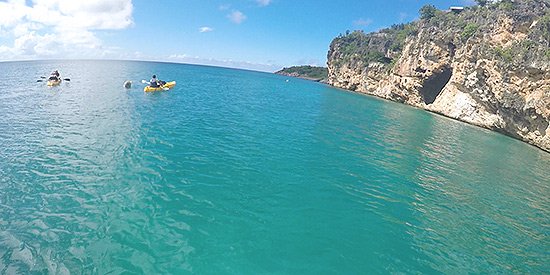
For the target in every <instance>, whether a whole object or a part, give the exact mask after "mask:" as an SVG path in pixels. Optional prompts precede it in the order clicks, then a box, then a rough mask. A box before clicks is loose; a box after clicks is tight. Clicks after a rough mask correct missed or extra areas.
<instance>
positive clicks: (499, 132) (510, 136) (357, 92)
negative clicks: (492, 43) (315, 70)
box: [297, 77, 550, 154]
mask: <svg viewBox="0 0 550 275" xmlns="http://www.w3.org/2000/svg"><path fill="white" fill-rule="evenodd" d="M297 78H300V77H297ZM306 80H307V79H306ZM317 82H319V81H317ZM320 83H323V84H325V85H327V86H329V87H331V88H335V89H338V90H341V91H344V92H350V93H354V94H359V95H362V96H369V97H374V98H376V99H380V100H384V101H388V102H393V103H396V104H400V105H404V106H408V107H412V108H414V109H418V110H422V111H425V112H428V113H431V114H435V115H439V116H442V117H445V118H448V119H451V120H453V121H458V122H461V123H465V124H468V125H471V126H475V127H478V128H482V129H485V130H489V131H491V132H495V133H498V134H501V135H503V136H506V137H509V138H512V139H515V140H518V141H521V142H523V143H525V144H528V145H530V146H533V147H535V148H537V149H539V150H541V151H543V152H545V153H549V154H550V149H545V148H542V147H540V146H537V145H536V144H534V143H531V142H529V141H528V140H523V139H521V138H517V137H514V136H512V135H510V134H508V133H507V132H505V131H499V129H498V128H494V129H492V128H489V127H485V126H484V125H482V124H475V123H470V122H468V121H464V120H460V119H458V118H454V117H452V116H448V115H445V114H444V113H442V112H437V111H434V110H429V109H425V108H422V107H419V106H414V105H410V104H406V103H404V102H399V101H395V100H391V99H388V98H384V97H380V96H378V95H375V94H370V93H367V92H361V91H354V90H349V89H345V88H341V87H338V86H334V85H332V84H330V83H328V82H320Z"/></svg>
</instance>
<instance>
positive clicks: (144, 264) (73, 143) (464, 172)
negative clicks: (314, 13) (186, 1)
mask: <svg viewBox="0 0 550 275" xmlns="http://www.w3.org/2000/svg"><path fill="white" fill-rule="evenodd" d="M53 69H59V70H60V72H61V74H62V77H63V78H67V77H69V78H71V81H70V82H65V83H62V85H61V86H59V87H53V88H48V87H45V85H44V84H43V83H36V82H35V81H36V79H38V78H39V77H40V76H41V75H44V74H46V73H48V72H49V71H51V70H53ZM0 71H1V72H2V74H0V78H1V79H0V90H1V91H2V93H1V94H0V113H1V115H0V142H1V145H0V273H2V274H3V273H36V274H41V273H60V274H66V273H77V274H80V273H84V274H106V273H109V274H120V273H125V272H128V273H145V274H155V273H173V274H182V273H184V274H185V273H196V274H262V273H276V274H371V273H388V272H392V273H407V274H409V273H451V274H452V273H467V272H473V273H535V274H537V273H538V274H540V273H545V272H547V271H548V270H550V255H549V253H548V251H550V241H549V234H550V231H549V226H550V218H549V217H550V216H549V211H550V186H549V185H550V172H549V171H550V154H548V153H545V152H543V151H541V150H538V149H536V148H534V147H532V146H529V145H527V144H524V143H522V142H519V141H517V140H514V139H511V138H508V137H505V136H502V135H500V134H496V133H493V132H490V131H487V130H483V129H480V128H476V127H472V126H469V125H466V124H463V123H459V122H456V121H453V120H449V119H446V118H443V117H440V116H436V115H433V114H430V113H427V112H424V111H421V110H416V109H413V108H410V107H407V106H404V105H400V104H395V103H391V102H386V101H381V100H378V99H375V98H372V97H366V96H361V95H357V94H353V93H348V92H343V91H340V90H336V89H333V88H330V87H327V86H324V85H321V84H318V83H313V82H307V81H303V80H298V79H290V80H289V82H286V81H285V80H287V78H285V77H281V76H277V75H271V74H265V73H258V72H249V71H239V70H231V69H222V68H213V67H201V66H190V65H179V64H166V63H146V62H118V61H43V62H15V63H0ZM153 73H156V74H157V75H159V77H160V78H161V79H164V80H176V81H177V82H178V84H177V86H176V87H175V89H174V90H171V91H168V92H160V93H147V94H146V93H143V92H142V89H143V85H142V84H138V82H139V81H140V80H141V79H149V78H150V76H151V75H152V74H153ZM125 80H133V81H134V87H133V88H132V89H130V90H125V89H123V88H122V83H123V82H124V81H125Z"/></svg>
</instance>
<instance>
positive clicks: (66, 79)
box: [36, 76, 71, 82]
mask: <svg viewBox="0 0 550 275" xmlns="http://www.w3.org/2000/svg"><path fill="white" fill-rule="evenodd" d="M40 78H46V77H45V76H41V77H40ZM63 80H65V81H71V79H70V78H63ZM42 81H44V79H38V80H37V81H36V82H42Z"/></svg>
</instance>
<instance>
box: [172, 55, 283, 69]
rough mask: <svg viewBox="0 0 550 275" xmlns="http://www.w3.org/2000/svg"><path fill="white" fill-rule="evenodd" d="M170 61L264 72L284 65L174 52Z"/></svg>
mask: <svg viewBox="0 0 550 275" xmlns="http://www.w3.org/2000/svg"><path fill="white" fill-rule="evenodd" d="M163 61H168V62H182V63H188V64H197V65H210V66H220V67H230V68H238V69H246V70H255V71H264V72H274V71H276V70H279V69H281V68H282V67H281V66H280V65H277V64H273V62H267V63H256V62H250V61H237V60H233V59H231V58H228V59H215V58H201V57H199V56H188V55H186V54H172V55H170V56H168V57H167V59H166V60H163Z"/></svg>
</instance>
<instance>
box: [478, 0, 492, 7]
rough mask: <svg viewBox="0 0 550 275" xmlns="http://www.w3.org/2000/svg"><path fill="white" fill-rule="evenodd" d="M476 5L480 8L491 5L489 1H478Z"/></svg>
mask: <svg viewBox="0 0 550 275" xmlns="http://www.w3.org/2000/svg"><path fill="white" fill-rule="evenodd" d="M476 3H477V4H478V5H480V6H482V7H483V6H486V5H487V3H489V0H476Z"/></svg>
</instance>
